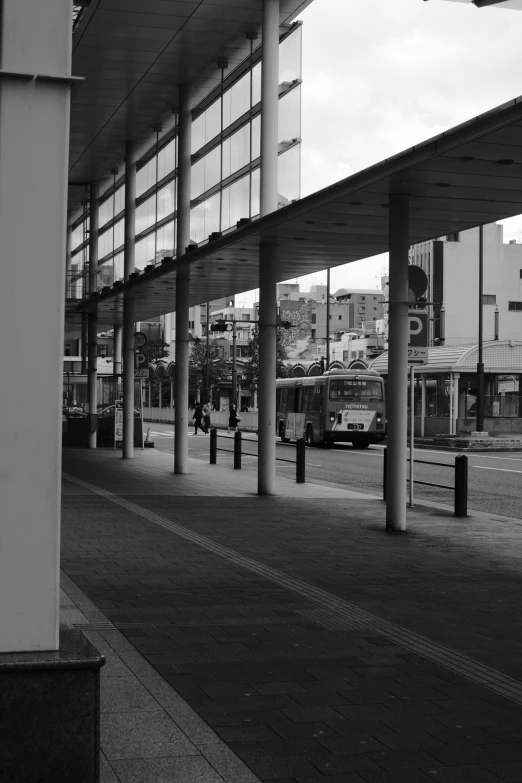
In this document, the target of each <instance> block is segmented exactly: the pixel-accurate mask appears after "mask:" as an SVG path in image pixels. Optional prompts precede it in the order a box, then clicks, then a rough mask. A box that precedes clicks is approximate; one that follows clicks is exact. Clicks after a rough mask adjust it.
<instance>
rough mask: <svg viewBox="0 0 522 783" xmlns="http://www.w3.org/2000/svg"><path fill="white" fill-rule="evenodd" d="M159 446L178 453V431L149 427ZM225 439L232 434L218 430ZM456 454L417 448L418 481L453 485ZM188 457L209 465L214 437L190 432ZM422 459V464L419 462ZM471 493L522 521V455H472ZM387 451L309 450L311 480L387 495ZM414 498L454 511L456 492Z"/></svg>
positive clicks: (481, 507) (247, 442)
mask: <svg viewBox="0 0 522 783" xmlns="http://www.w3.org/2000/svg"><path fill="white" fill-rule="evenodd" d="M145 426H146V427H150V430H151V437H152V439H153V441H154V443H155V447H156V448H157V449H160V450H162V451H170V452H173V450H174V447H173V437H174V436H173V427H172V425H168V424H153V423H150V424H147V423H146V425H145ZM218 433H219V434H220V436H225V435H226V434H227V433H226V431H224V430H218ZM232 437H233V436H232V435H230V436H229V438H230V440H229V441H227V440H225V439H224V438H223V437H220V438H219V440H218V446H219V447H220V448H229V449H232V445H233V444H232ZM242 449H243V452H248V453H252V454H255V453H256V443H255V436H253V435H250V434H248V433H244V434H243V444H242ZM276 454H277V457H282V458H284V459H289V460H294V459H295V448H294V447H293V446H291V445H289V446H286V445H285V444H282V443H279V442H278V444H277V452H276ZM456 455H457V452H454V451H452V452H446V451H430V450H427V449H417V450H416V452H415V460H416V462H415V479H416V480H420V481H428V482H433V483H435V484H445V485H448V486H453V469H452V468H453V465H454V462H455V456H456ZM189 456H190V457H194V458H196V459H202V460H208V458H209V436H208V435H203V434H198V435H197V436H194V434H193V433H192V429H191V430H190V432H189ZM417 460H420V462H417ZM468 460H469V490H468V493H469V494H468V508H469V509H473V510H475V511H487V512H490V513H493V514H502V515H505V516H509V517H516V518H518V519H522V503H521V498H522V452H508V453H501V452H496V453H495V454H476V453H471V454H468ZM429 462H438V463H444V465H448V466H449V467H437V466H434V465H429V464H424V465H423V464H422V463H429ZM218 463H219V464H225V465H230V466H232V455H231V454H226V453H224V452H218ZM256 466H257V459H256V457H255V456H252V457H250V456H243V460H242V467H243V469H246V470H249V469H250V470H255V469H256ZM382 466H383V447H382V446H371V447H370V448H369V449H368V450H367V451H359V450H356V449H352V447H351V446H349V445H343V444H336V445H335V446H334V447H333V448H332V449H319V448H313V449H307V450H306V478H307V480H310V481H317V482H319V483H328V482H333V483H335V484H344V485H346V486H348V487H352V488H354V487H355V488H358V489H366V490H369V491H372V492H374V493H376V494H381V493H382ZM277 472H278V474H279V475H286V476H288V477H289V478H293V477H295V466H294V465H292V464H289V463H285V462H279V461H278V462H277ZM415 498H417V499H419V500H431V501H434V502H437V503H444V504H445V505H448V506H453V491H452V490H447V489H437V488H434V487H425V486H422V485H417V484H416V485H415Z"/></svg>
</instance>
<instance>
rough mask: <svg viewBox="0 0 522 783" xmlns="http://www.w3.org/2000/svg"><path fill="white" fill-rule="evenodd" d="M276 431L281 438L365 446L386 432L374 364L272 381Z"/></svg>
mask: <svg viewBox="0 0 522 783" xmlns="http://www.w3.org/2000/svg"><path fill="white" fill-rule="evenodd" d="M276 389H277V391H276V395H277V396H276V410H277V417H276V433H277V434H278V435H279V437H280V438H281V440H282V441H283V443H288V442H289V441H290V440H297V439H298V438H304V439H305V443H306V445H307V446H326V447H329V446H332V445H333V444H334V443H336V442H342V443H351V444H352V445H353V446H354V448H358V449H367V448H368V446H369V445H370V443H379V442H380V441H382V440H383V439H384V437H385V435H386V413H385V394H384V379H383V378H382V377H381V376H380V375H379V373H378V372H376V371H375V370H328V371H327V372H325V373H324V374H323V375H315V376H312V377H305V378H280V379H278V380H277V381H276Z"/></svg>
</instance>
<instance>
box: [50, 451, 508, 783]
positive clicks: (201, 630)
mask: <svg viewBox="0 0 522 783" xmlns="http://www.w3.org/2000/svg"><path fill="white" fill-rule="evenodd" d="M63 468H64V474H65V479H64V483H63V486H64V497H63V531H62V549H63V555H62V568H63V571H64V573H65V574H66V577H65V578H64V581H63V583H62V587H63V588H64V591H65V595H64V601H65V604H64V612H63V621H64V622H68V623H69V624H70V625H73V627H81V628H82V629H86V630H88V635H89V638H91V640H92V641H93V642H94V644H95V645H97V646H98V648H99V649H100V650H101V651H102V652H104V653H105V654H106V655H108V664H107V666H106V667H104V669H103V670H102V750H103V752H104V754H105V758H104V760H103V777H102V780H104V781H107V782H108V781H118V780H119V781H122V783H128V782H129V783H130V781H139V782H140V783H148V782H149V781H150V782H151V783H152V782H153V781H154V783H160V782H161V781H178V782H179V781H184V782H185V781H186V782H187V783H188V782H189V781H190V783H197V782H198V781H204V782H205V783H206V781H209V782H210V783H214V781H234V782H235V781H237V783H243V782H244V783H250V782H251V781H252V783H253V782H254V781H256V780H260V781H265V780H266V781H268V780H270V781H278V783H291V782H293V783H296V782H297V783H316V782H317V781H330V783H338V782H340V781H343V783H377V782H379V783H391V781H397V782H398V781H401V783H410V781H412V782H413V781H424V782H425V781H427V780H437V781H448V782H449V781H458V782H460V781H466V780H469V781H514V782H516V781H522V745H521V742H520V740H521V738H522V682H520V678H521V676H522V671H521V670H522V633H521V630H522V618H521V613H520V606H521V601H520V572H521V569H520V566H521V560H522V554H521V547H520V544H521V542H522V524H519V523H516V522H513V521H505V520H502V519H499V518H494V519H490V518H488V517H486V516H485V515H479V516H475V517H474V516H472V517H470V518H469V519H467V520H456V519H455V518H454V517H453V516H452V515H451V511H450V510H449V509H448V511H447V513H446V512H444V511H443V510H441V509H440V508H436V509H435V508H432V507H425V508H423V507H416V508H415V509H412V510H409V511H408V532H407V533H406V534H386V533H385V531H384V504H383V503H382V501H380V500H379V499H376V498H374V497H372V496H369V495H366V494H364V493H363V492H349V491H345V490H342V489H336V488H334V487H330V486H329V487H323V486H320V485H317V484H305V485H297V484H295V482H293V481H290V480H287V479H278V492H279V493H280V494H278V495H277V496H276V497H258V496H257V495H256V494H255V492H256V475H255V472H253V471H233V470H231V469H228V468H226V467H223V466H210V465H208V464H207V463H205V462H201V461H198V460H190V473H189V474H188V475H186V476H174V475H173V473H172V455H169V454H164V453H160V452H155V451H154V450H150V451H145V452H140V451H136V456H135V459H134V460H132V461H123V460H122V459H121V454H120V453H119V452H113V451H101V450H100V451H98V452H89V451H83V450H73V449H69V450H65V451H64V464H63ZM112 493H114V494H112ZM66 596H69V598H67V597H66ZM71 601H72V602H73V603H71ZM78 612H80V613H81V614H77V613H78ZM145 732H147V733H145Z"/></svg>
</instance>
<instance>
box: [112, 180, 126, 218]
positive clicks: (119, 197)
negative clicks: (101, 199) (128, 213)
mask: <svg viewBox="0 0 522 783" xmlns="http://www.w3.org/2000/svg"><path fill="white" fill-rule="evenodd" d="M123 209H125V185H122V186H121V188H118V190H117V191H116V205H115V208H114V214H115V215H119V214H120V212H121V211H122V210H123Z"/></svg>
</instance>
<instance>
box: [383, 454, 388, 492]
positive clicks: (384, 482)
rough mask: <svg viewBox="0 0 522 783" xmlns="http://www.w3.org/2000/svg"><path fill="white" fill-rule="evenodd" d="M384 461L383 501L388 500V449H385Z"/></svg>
mask: <svg viewBox="0 0 522 783" xmlns="http://www.w3.org/2000/svg"><path fill="white" fill-rule="evenodd" d="M383 456H384V459H383V461H382V499H383V500H386V478H387V474H388V449H387V448H386V446H385V447H384V454H383Z"/></svg>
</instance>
